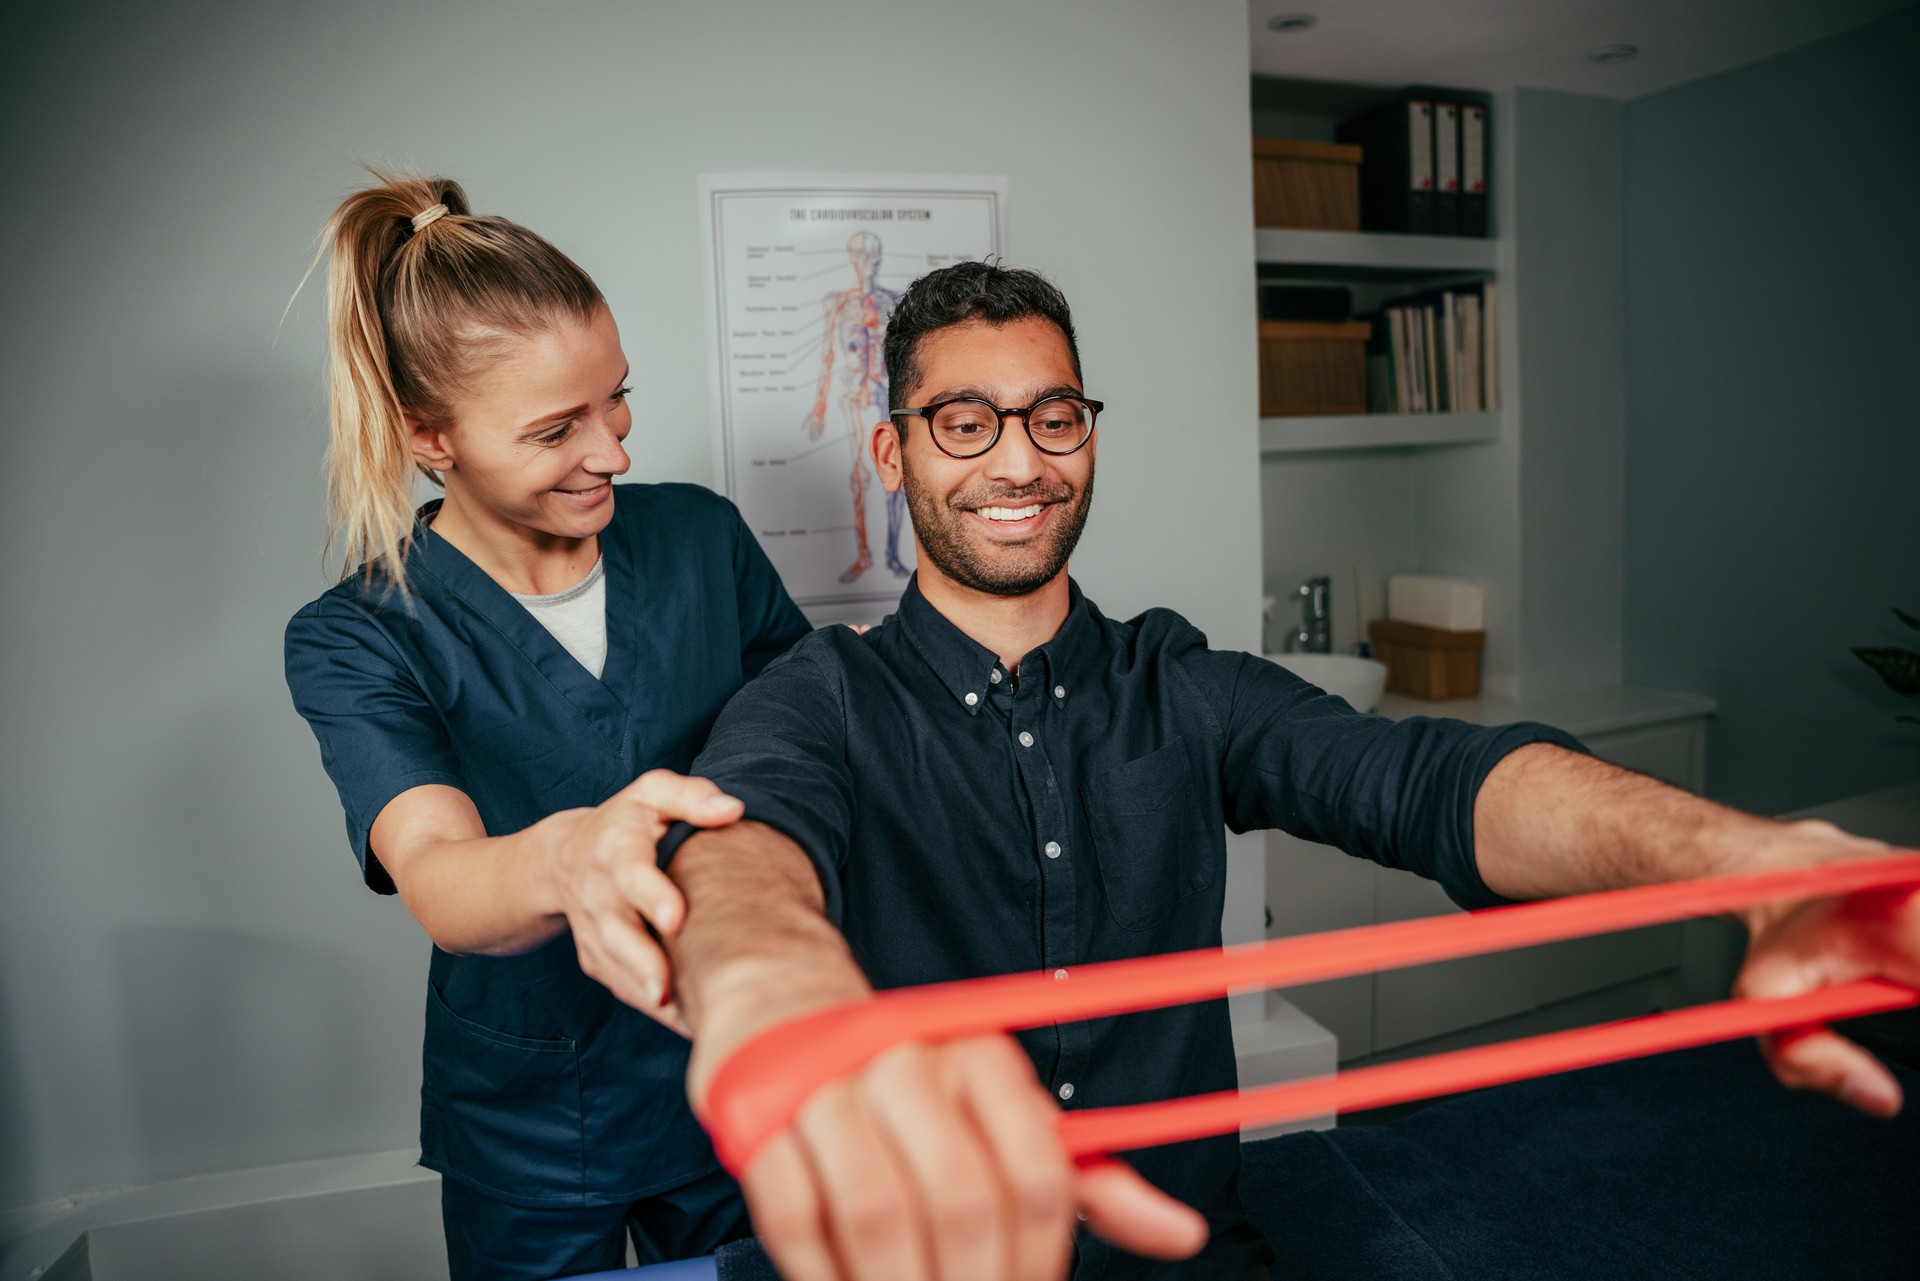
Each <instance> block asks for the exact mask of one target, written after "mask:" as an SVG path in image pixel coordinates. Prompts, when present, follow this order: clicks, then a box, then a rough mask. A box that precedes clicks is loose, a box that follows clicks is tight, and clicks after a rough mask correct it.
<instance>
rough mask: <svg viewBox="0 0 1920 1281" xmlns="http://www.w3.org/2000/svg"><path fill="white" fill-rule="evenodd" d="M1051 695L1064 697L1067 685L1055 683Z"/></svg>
mask: <svg viewBox="0 0 1920 1281" xmlns="http://www.w3.org/2000/svg"><path fill="white" fill-rule="evenodd" d="M1053 696H1054V697H1055V698H1065V697H1066V696H1067V687H1066V686H1065V685H1055V686H1054V687H1053Z"/></svg>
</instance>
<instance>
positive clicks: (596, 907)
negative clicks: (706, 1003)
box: [369, 770, 740, 1027]
mask: <svg viewBox="0 0 1920 1281" xmlns="http://www.w3.org/2000/svg"><path fill="white" fill-rule="evenodd" d="M739 817H740V802H738V801H736V800H734V799H733V798H731V797H729V796H726V795H725V794H723V793H722V792H721V791H720V790H719V789H718V788H716V787H714V786H713V784H711V783H709V782H707V781H706V780H704V779H697V778H686V777H683V776H681V775H678V774H674V773H671V772H669V771H667V770H650V771H649V772H647V773H645V774H642V775H641V776H640V777H639V778H638V779H636V780H635V781H634V782H633V783H631V784H630V785H628V786H627V787H625V788H623V789H622V790H621V791H619V792H616V793H615V794H614V795H613V796H611V797H609V798H608V799H607V800H606V801H604V802H602V803H601V804H599V805H596V806H594V807H592V808H590V809H570V810H561V811H559V812H557V813H554V814H550V815H548V816H547V817H546V818H544V819H541V820H540V821H539V822H537V823H535V824H533V825H532V826H531V827H528V828H524V829H523V830H521V831H518V832H515V833H513V834H512V835H510V836H488V835H487V833H486V828H485V827H484V826H483V825H482V823H481V820H480V814H479V812H478V811H477V810H476V809H475V808H474V804H473V801H472V800H471V799H470V798H469V797H468V796H467V794H466V793H465V792H462V791H460V790H459V789H458V788H455V787H448V786H444V785H441V784H429V785H427V786H424V787H415V788H411V789H409V790H407V791H405V792H402V793H401V794H400V795H399V796H396V797H395V798H394V799H393V800H392V801H390V802H388V804H387V805H386V807H385V808H384V809H382V810H381V811H380V815H379V817H378V818H376V819H375V820H374V823H373V828H372V832H371V835H370V840H369V844H370V846H371V848H372V851H373V852H374V853H375V854H377V856H378V857H379V860H380V863H381V865H382V866H384V867H385V868H386V870H387V873H388V874H389V875H390V876H391V877H392V878H393V883H394V886H395V888H396V889H398V890H399V892H400V898H401V900H402V901H403V902H404V903H405V904H406V905H407V910H408V911H409V912H411V913H412V914H413V917H414V919H415V920H417V921H419V922H420V924H421V926H422V927H423V928H424V929H425V930H426V931H427V934H428V936H429V937H431V938H432V939H433V941H434V943H435V945H436V946H438V947H440V948H441V949H442V950H443V951H447V952H455V953H465V954H479V955H488V956H509V955H513V954H516V953H520V952H526V951H529V950H531V949H533V948H535V947H538V946H539V945H540V944H542V943H545V942H547V941H548V940H550V939H552V938H554V937H555V936H557V935H558V934H559V933H560V932H561V931H562V930H565V929H571V930H572V931H573V938H574V945H575V946H576V947H577V948H578V949H579V952H580V968H581V969H582V970H583V971H585V973H586V974H587V976H588V977H589V978H593V979H596V980H598V981H599V982H601V983H603V984H605V985H606V986H607V988H608V989H609V990H610V991H612V993H613V994H614V995H615V996H617V997H619V998H620V999H621V1000H622V1001H624V1002H626V1003H627V1004H628V1005H631V1006H633V1007H634V1008H635V1009H638V1010H641V1011H643V1012H644V1013H647V1014H650V1015H652V1016H654V1017H655V1018H659V1019H660V1020H661V1021H663V1022H665V1023H667V1024H668V1025H669V1026H674V1027H678V1026H679V1016H678V1013H677V1011H676V1010H675V1009H674V1007H673V1006H672V1005H671V1003H665V1002H663V996H664V994H665V993H666V991H667V961H666V956H665V954H664V952H663V951H662V950H661V945H660V943H659V941H658V940H657V939H656V938H655V937H654V935H653V934H652V933H649V931H648V928H647V927H648V926H649V925H651V926H652V927H653V930H654V931H657V932H658V934H659V935H661V936H662V937H671V936H672V935H673V934H674V933H675V932H676V931H677V930H678V929H679V928H680V925H681V922H682V921H683V920H684V919H685V916H686V904H685V902H684V900H683V899H682V898H681V895H680V891H679V889H677V888H676V887H675V885H674V883H673V882H672V881H670V880H669V879H667V877H666V875H665V874H664V873H662V872H661V871H660V869H659V868H658V867H657V866H656V865H655V862H654V845H655V843H656V842H657V841H658V840H659V839H660V837H661V835H662V834H663V833H664V832H665V831H666V829H667V825H668V824H669V823H672V822H674V821H675V820H684V821H686V822H688V823H691V824H693V825H694V826H696V827H713V826H718V825H722V824H726V823H731V822H733V821H734V820H736V819H738V818H739Z"/></svg>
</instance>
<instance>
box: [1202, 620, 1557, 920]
mask: <svg viewBox="0 0 1920 1281" xmlns="http://www.w3.org/2000/svg"><path fill="white" fill-rule="evenodd" d="M1183 666H1184V667H1185V668H1186V670H1187V671H1188V672H1189V674H1190V675H1192V676H1194V678H1195V679H1196V681H1197V682H1198V683H1199V684H1200V686H1201V688H1202V690H1203V691H1204V692H1205V694H1206V696H1207V698H1208V700H1209V702H1211V703H1212V705H1213V707H1214V710H1215V714H1216V716H1217V717H1218V719H1219V721H1220V726H1221V730H1222V733H1223V734H1224V737H1225V752H1224V761H1223V769H1222V782H1223V786H1224V788H1225V793H1226V794H1225V798H1224V799H1225V804H1226V813H1227V822H1228V825H1229V826H1231V827H1232V828H1233V829H1234V830H1235V831H1251V830H1254V829H1257V828H1270V827H1271V828H1278V829H1280V830H1281V831H1284V832H1288V833H1291V834H1292V835H1294V836H1298V837H1300V838H1302V839H1303V840H1309V841H1319V842H1321V843H1323V844H1326V845H1332V846H1336V847H1337V848H1339V849H1342V850H1345V851H1346V852H1347V853H1349V854H1353V855H1356V856H1358V857H1361V858H1368V859H1372V860H1373V861H1374V862H1376V863H1380V864H1383V865H1385V866H1387V867H1394V868H1401V869H1403V870H1406V871H1409V872H1416V873H1418V874H1419V875H1421V876H1424V877H1427V878H1428V879H1430V880H1434V881H1437V882H1439V883H1440V886H1441V888H1443V889H1444V890H1446V892H1447V896H1448V897H1449V898H1451V899H1452V900H1453V901H1454V902H1455V903H1458V904H1459V905H1460V906H1461V907H1466V908H1477V907H1491V906H1495V905H1498V904H1502V903H1506V902H1508V901H1509V900H1508V899H1506V898H1504V897H1502V896H1501V895H1499V894H1496V893H1495V892H1494V891H1492V890H1491V889H1489V888H1487V883H1486V882H1485V881H1483V880H1482V879H1481V878H1480V868H1479V864H1478V863H1477V861H1476V860H1475V857H1474V846H1473V804H1474V799H1475V797H1477V796H1478V795H1479V792H1480V785H1481V784H1482V783H1484V782H1485V781H1486V777H1487V775H1488V774H1489V773H1491V772H1492V771H1493V767H1494V766H1495V765H1498V764H1499V763H1500V761H1501V760H1502V759H1503V758H1504V757H1505V756H1506V755H1507V754H1508V753H1509V752H1512V751H1514V750H1515V749H1517V748H1520V747H1524V746H1526V745H1527V744H1529V743H1552V744H1555V745H1556V746H1559V747H1565V748H1569V749H1571V750H1573V751H1576V752H1585V751H1586V749H1585V748H1584V747H1583V746H1581V744H1580V741H1579V740H1578V739H1576V738H1574V737H1573V736H1572V735H1570V734H1567V733H1565V732H1564V731H1561V730H1558V729H1555V728H1553V727H1552V726H1550V725H1538V724H1516V725H1501V726H1479V725H1469V724H1467V723H1466V722H1464V721H1456V720H1444V719H1440V718H1437V717H1430V716H1414V717H1409V718H1407V719H1405V720H1402V721H1392V720H1388V719H1387V718H1386V717H1383V716H1371V715H1366V714H1363V713H1361V712H1356V711H1354V710H1353V708H1352V707H1351V706H1349V705H1348V704H1347V702H1346V700H1345V699H1342V698H1337V697H1335V696H1334V695H1332V694H1328V693H1325V692H1324V691H1322V690H1320V689H1319V688H1318V687H1316V686H1314V685H1311V684H1309V683H1308V682H1306V681H1304V680H1302V679H1301V678H1300V677H1298V676H1295V675H1294V674H1293V673H1292V672H1289V671H1287V670H1286V669H1285V668H1283V667H1281V666H1280V665H1279V664H1277V663H1274V662H1271V661H1269V660H1267V659H1264V658H1261V657H1259V656H1258V655H1254V654H1246V653H1239V652H1231V651H1214V650H1207V649H1196V650H1194V651H1193V652H1191V653H1190V654H1188V655H1187V656H1186V659H1185V662H1184V663H1183Z"/></svg>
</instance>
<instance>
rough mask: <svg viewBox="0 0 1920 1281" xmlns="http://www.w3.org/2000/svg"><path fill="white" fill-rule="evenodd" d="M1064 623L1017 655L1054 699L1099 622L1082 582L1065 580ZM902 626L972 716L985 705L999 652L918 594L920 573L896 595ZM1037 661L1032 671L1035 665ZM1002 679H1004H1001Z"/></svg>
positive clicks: (1089, 645) (1089, 644) (1090, 642)
mask: <svg viewBox="0 0 1920 1281" xmlns="http://www.w3.org/2000/svg"><path fill="white" fill-rule="evenodd" d="M1067 592H1068V601H1069V603H1068V606H1067V619H1066V622H1064V623H1062V624H1061V625H1060V630H1059V631H1058V632H1056V633H1054V636H1053V639H1052V640H1049V641H1048V642H1047V643H1046V644H1044V645H1041V646H1038V647H1037V648H1035V649H1034V650H1033V651H1032V652H1030V653H1029V654H1028V655H1027V656H1026V657H1025V658H1023V659H1022V660H1021V663H1020V665H1021V669H1022V670H1023V671H1024V672H1025V673H1026V674H1027V676H1028V677H1029V678H1030V679H1032V678H1037V679H1040V680H1044V681H1046V682H1047V684H1048V685H1049V687H1050V693H1052V696H1053V697H1055V698H1063V697H1065V694H1064V692H1060V693H1053V691H1064V690H1065V689H1067V687H1068V683H1069V673H1071V672H1072V671H1074V670H1075V669H1076V668H1077V667H1078V666H1079V664H1080V662H1081V661H1082V657H1083V656H1084V655H1085V654H1086V653H1088V652H1089V651H1090V650H1091V649H1092V647H1093V645H1094V642H1095V639H1096V633H1097V632H1098V630H1099V629H1098V626H1097V624H1096V623H1095V620H1094V617H1093V613H1094V610H1093V606H1092V605H1091V604H1090V603H1089V602H1088V601H1087V599H1086V598H1085V597H1084V596H1082V595H1081V593H1080V585H1079V584H1078V583H1076V582H1074V581H1073V580H1072V579H1068V580H1067ZM897 617H898V619H899V623H900V631H901V632H902V634H904V635H905V636H906V638H907V640H908V642H909V643H910V644H912V646H913V647H914V648H915V649H916V650H918V651H919V652H920V656H921V657H922V658H924V659H925V660H926V662H927V666H929V667H931V668H932V669H933V671H934V675H936V676H938V677H939V678H940V683H941V684H943V685H945V686H946V687H947V690H948V692H949V693H951V694H952V695H953V697H954V698H955V699H956V700H957V701H958V702H959V704H960V706H961V707H962V708H964V709H965V710H966V711H967V712H968V713H969V714H971V715H976V716H977V715H979V713H980V709H981V708H983V707H985V706H986V705H987V694H988V692H989V691H990V690H991V689H992V688H993V685H994V684H995V682H994V679H993V675H994V672H995V671H996V670H997V669H998V668H999V667H1000V657H999V655H997V654H995V653H994V652H993V651H992V650H990V649H988V648H987V647H986V646H984V645H982V644H980V642H978V641H976V640H974V639H973V637H971V636H969V635H967V634H966V633H965V632H963V631H961V630H960V629H959V628H958V627H956V626H954V624H953V623H952V621H951V620H949V619H948V618H947V616H946V615H945V614H942V613H941V612H940V611H939V610H937V609H935V608H934V607H933V604H932V603H931V602H930V601H928V600H927V598H926V597H925V596H924V595H922V594H921V591H920V576H919V575H918V574H915V575H914V576H913V578H912V579H910V580H909V581H908V583H907V590H906V592H905V593H904V594H902V596H901V597H900V610H899V613H898V615H897ZM1036 663H1038V664H1040V665H1041V667H1040V670H1038V671H1036V670H1035V664H1036ZM1003 679H1004V678H1003Z"/></svg>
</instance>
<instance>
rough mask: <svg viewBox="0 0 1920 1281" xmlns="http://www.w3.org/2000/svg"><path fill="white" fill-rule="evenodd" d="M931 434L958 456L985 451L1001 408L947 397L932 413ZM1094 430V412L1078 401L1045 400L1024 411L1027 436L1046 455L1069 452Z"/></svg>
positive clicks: (992, 438)
mask: <svg viewBox="0 0 1920 1281" xmlns="http://www.w3.org/2000/svg"><path fill="white" fill-rule="evenodd" d="M932 422H933V436H934V440H935V441H936V442H937V443H938V444H939V446H940V447H941V448H942V449H944V450H946V451H947V452H948V453H949V454H952V455H954V456H955V457H958V458H969V457H972V456H973V455H975V454H979V453H984V452H985V451H986V449H987V448H988V447H989V446H990V445H992V444H993V442H994V432H995V430H996V429H997V428H998V427H999V426H1000V411H999V410H998V409H995V408H994V407H993V406H992V405H990V404H988V403H987V402H986V401H984V400H950V401H948V402H947V403H946V404H944V405H942V406H940V407H939V408H938V409H936V410H934V412H933V420H932ZM1092 432H1093V411H1092V410H1091V409H1089V408H1088V407H1087V406H1086V405H1084V404H1082V403H1081V402H1080V401H1077V400H1069V399H1065V398H1062V399H1059V400H1046V401H1042V402H1041V403H1039V404H1037V405H1035V406H1034V407H1033V408H1032V409H1031V410H1030V411H1028V413H1027V435H1028V436H1030V437H1031V438H1032V440H1033V443H1034V447H1035V448H1037V449H1040V450H1042V451H1043V452H1045V453H1049V454H1070V453H1072V452H1073V451H1074V450H1076V449H1078V448H1079V447H1080V446H1081V444H1082V443H1083V442H1084V441H1085V440H1086V439H1087V437H1088V436H1089V435H1091V434H1092Z"/></svg>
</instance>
